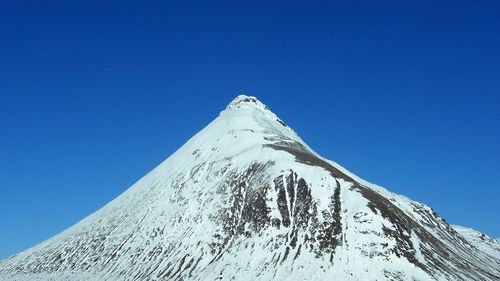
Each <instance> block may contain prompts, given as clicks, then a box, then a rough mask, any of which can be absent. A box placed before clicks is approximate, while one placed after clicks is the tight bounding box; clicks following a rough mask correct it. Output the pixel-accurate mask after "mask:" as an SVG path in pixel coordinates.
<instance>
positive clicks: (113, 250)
mask: <svg viewBox="0 0 500 281" xmlns="http://www.w3.org/2000/svg"><path fill="white" fill-rule="evenodd" d="M298 114H300V113H298ZM499 279H500V259H499V258H498V256H496V257H495V256H492V255H489V254H486V253H485V252H484V250H482V249H479V248H478V247H477V244H476V243H474V242H471V241H470V239H468V238H467V237H464V236H463V235H460V234H459V233H457V231H455V230H454V229H453V228H452V227H450V226H449V225H448V224H447V223H446V222H445V221H444V220H443V219H441V218H439V217H438V216H437V215H436V214H435V213H434V212H433V210H432V209H431V208H429V207H427V206H425V205H423V204H421V203H417V202H414V201H412V200H410V199H408V198H406V197H403V196H399V195H395V194H393V193H391V192H389V191H387V190H385V189H383V188H382V187H379V186H375V185H372V184H370V183H368V182H365V181H363V180H362V179H360V178H358V177H356V176H355V175H353V174H351V173H349V172H348V171H347V170H345V169H344V168H342V167H340V166H339V165H338V164H336V163H334V162H332V161H329V160H326V159H324V158H322V157H321V156H319V155H318V154H316V153H315V152H314V151H313V150H312V149H311V148H309V147H308V146H307V145H306V144H305V143H304V142H303V141H302V140H301V139H300V137H299V136H298V135H297V134H296V133H295V132H294V131H293V130H292V129H291V128H289V127H288V126H287V125H285V123H284V122H283V121H281V120H280V119H279V118H278V117H276V115H274V114H273V113H272V112H271V111H269V109H268V108H267V107H266V106H265V105H263V104H262V103H261V102H260V101H258V100H257V99H256V98H254V97H247V96H239V97H237V98H236V99H235V100H234V101H232V102H231V103H230V104H229V105H228V107H227V108H226V110H224V111H223V112H221V114H220V115H219V117H217V118H216V119H215V120H214V121H213V122H212V123H210V124H209V125H208V126H207V127H206V128H204V129H203V130H202V131H201V132H199V133H198V134H196V135H195V136H194V137H193V138H192V139H190V140H189V141H188V142H187V143H186V144H184V145H183V146H182V147H181V148H180V149H179V150H178V151H176V152H175V153H174V154H173V155H172V156H170V157H169V158H168V159H167V160H165V161H164V162H163V163H161V164H160V165H159V166H158V167H156V168H155V169H154V170H152V171H151V172H150V173H148V174H147V175H146V176H144V177H143V178H142V179H140V180H139V181H138V182H137V183H135V184H134V185H133V186H131V187H130V188H129V189H128V190H127V191H125V192H124V193H123V194H122V195H120V196H119V197H117V198H116V199H115V200H113V201H111V202H110V203H109V204H107V205H106V206H104V207H103V208H102V209H100V210H98V211H97V212H95V213H94V214H92V215H90V216H89V217H87V218H85V219H84V220H82V221H80V222H79V223H77V224H76V225H74V226H73V227H71V228H69V229H67V230H65V231H64V232H62V233H60V234H58V235H57V236H55V237H53V238H51V239H49V240H47V241H45V242H43V243H41V244H39V245H37V246H35V247H33V248H30V249H28V250H26V251H24V252H21V253H19V254H17V255H15V256H12V257H10V258H8V259H5V260H3V261H1V262H0V280H3V281H7V280H8V281H14V280H86V281H92V280H120V281H121V280H203V281H205V280H255V281H257V280H265V281H268V280H288V281H293V280H499Z"/></svg>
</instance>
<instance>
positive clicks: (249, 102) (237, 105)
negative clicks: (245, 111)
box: [226, 95, 269, 110]
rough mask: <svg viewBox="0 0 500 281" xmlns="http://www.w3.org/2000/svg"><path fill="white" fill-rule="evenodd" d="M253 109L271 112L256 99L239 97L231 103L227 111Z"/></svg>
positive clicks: (244, 96)
mask: <svg viewBox="0 0 500 281" xmlns="http://www.w3.org/2000/svg"><path fill="white" fill-rule="evenodd" d="M246 107H253V108H255V109H259V110H269V108H268V107H267V106H266V105H265V104H263V103H262V102H260V101H259V100H258V99H257V98H256V97H253V96H246V95H239V96H237V97H236V98H235V99H234V100H233V101H231V102H230V103H229V105H228V106H227V107H226V110H238V109H241V108H246Z"/></svg>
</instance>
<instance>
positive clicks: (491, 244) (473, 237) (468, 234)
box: [452, 225, 500, 259]
mask: <svg viewBox="0 0 500 281" xmlns="http://www.w3.org/2000/svg"><path fill="white" fill-rule="evenodd" d="M452 227H453V229H455V230H456V231H457V232H458V233H460V235H462V236H463V237H464V238H465V239H466V240H467V241H468V242H469V243H470V244H471V245H473V246H475V247H476V248H477V249H478V250H480V251H481V252H483V253H486V254H488V255H490V256H493V257H496V258H497V259H500V242H499V241H497V240H495V239H493V238H491V237H489V236H488V235H486V234H484V233H481V232H479V231H477V230H475V229H472V228H468V227H463V226H459V225H452Z"/></svg>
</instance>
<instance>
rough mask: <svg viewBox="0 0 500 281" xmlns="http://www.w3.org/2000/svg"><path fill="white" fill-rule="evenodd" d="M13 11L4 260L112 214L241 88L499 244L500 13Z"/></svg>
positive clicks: (312, 5)
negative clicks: (94, 215) (95, 215)
mask: <svg viewBox="0 0 500 281" xmlns="http://www.w3.org/2000/svg"><path fill="white" fill-rule="evenodd" d="M9 2H10V3H7V1H4V2H3V3H2V4H0V5H1V7H0V38H1V39H0V40H1V44H0V135H1V137H0V225H1V226H0V227H1V231H0V258H3V257H6V256H8V255H11V254H14V253H15V252H18V251H21V250H23V249H25V248H27V247H30V246H32V245H34V244H36V243H38V242H40V241H43V240H45V239H47V238H49V237H51V236H53V235H54V234H56V233H58V232H60V231H62V230H63V229H65V228H67V227H68V226H70V225H72V224H74V223H76V222H77V221H78V220H80V219H82V218H84V217H85V216H87V215H88V214H90V213H91V212H93V211H95V210H96V209H98V208H100V207H101V206H103V205H104V204H105V203H106V202H108V201H110V200H111V199H113V198H114V197H116V196H117V195H119V194H120V193H121V192H123V191H124V190H125V189H126V188H127V187H128V186H130V185H131V184H132V183H134V182H135V181H136V180H138V179H139V178H140V177H141V176H143V175H144V174H145V173H146V172H148V171H149V170H150V169H152V168H153V167H154V166H156V165H157V164H159V163H160V162H161V161H162V160H164V159H165V158H166V157H168V156H169V155H170V154H171V153H173V152H174V151H175V150H176V149H177V148H178V147H179V146H181V145H182V144H183V143H184V142H185V141H186V140H187V139H188V138H190V137H191V136H192V135H193V134H195V133H196V132H197V131H199V130H200V129H202V128H203V127H204V126H205V125H206V124H208V123H209V122H210V121H211V120H212V119H213V118H215V117H216V116H217V114H218V113H219V112H220V111H221V110H223V109H224V107H225V106H226V104H227V103H229V102H230V101H231V99H232V98H234V97H235V96H236V95H238V94H240V93H247V94H250V95H255V96H257V97H258V98H259V99H260V100H261V101H262V102H264V103H266V104H267V105H268V106H269V107H270V108H271V109H272V110H273V111H274V112H275V113H276V114H277V115H279V116H280V117H281V118H282V119H284V120H285V122H287V124H289V125H290V126H291V127H293V128H294V129H295V130H296V131H297V132H298V133H299V134H300V135H301V136H302V138H303V139H304V140H305V141H306V142H307V143H308V144H309V145H310V146H311V147H313V148H314V149H315V150H316V151H317V152H319V153H320V154H322V155H324V156H325V157H327V158H329V159H332V160H335V161H337V162H338V163H340V164H341V165H343V166H345V167H346V168H348V169H350V170H351V171H353V172H354V173H356V174H358V175H360V176H361V177H363V178H365V179H367V180H369V181H372V182H375V183H377V184H380V185H383V186H385V187H387V188H388V189H389V190H391V191H393V192H396V193H399V194H404V195H406V196H409V197H410V198H412V199H415V200H418V201H421V202H424V203H426V204H428V205H430V206H431V207H433V208H435V209H436V211H437V213H438V214H439V215H441V216H442V217H444V218H445V219H446V220H447V221H448V222H450V223H454V224H461V225H465V226H470V227H474V228H477V229H479V230H482V231H484V232H486V233H488V234H490V235H491V236H494V237H497V236H500V220H499V219H500V217H499V205H498V198H499V195H500V189H499V186H500V149H499V148H500V147H499V143H500V125H499V120H500V67H499V66H500V36H499V34H500V17H498V15H499V14H500V2H498V1H413V2H410V1H381V2H380V1H378V2H377V3H375V1H262V2H260V1H245V3H243V1H227V2H226V1H200V2H197V1H190V2H188V1H181V2H174V1H135V2H132V1H22V0H20V1H9ZM103 2H105V3H103ZM145 2H147V3H145ZM182 2H184V4H181V3H182ZM187 2H188V3H187ZM268 2H272V3H268Z"/></svg>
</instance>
